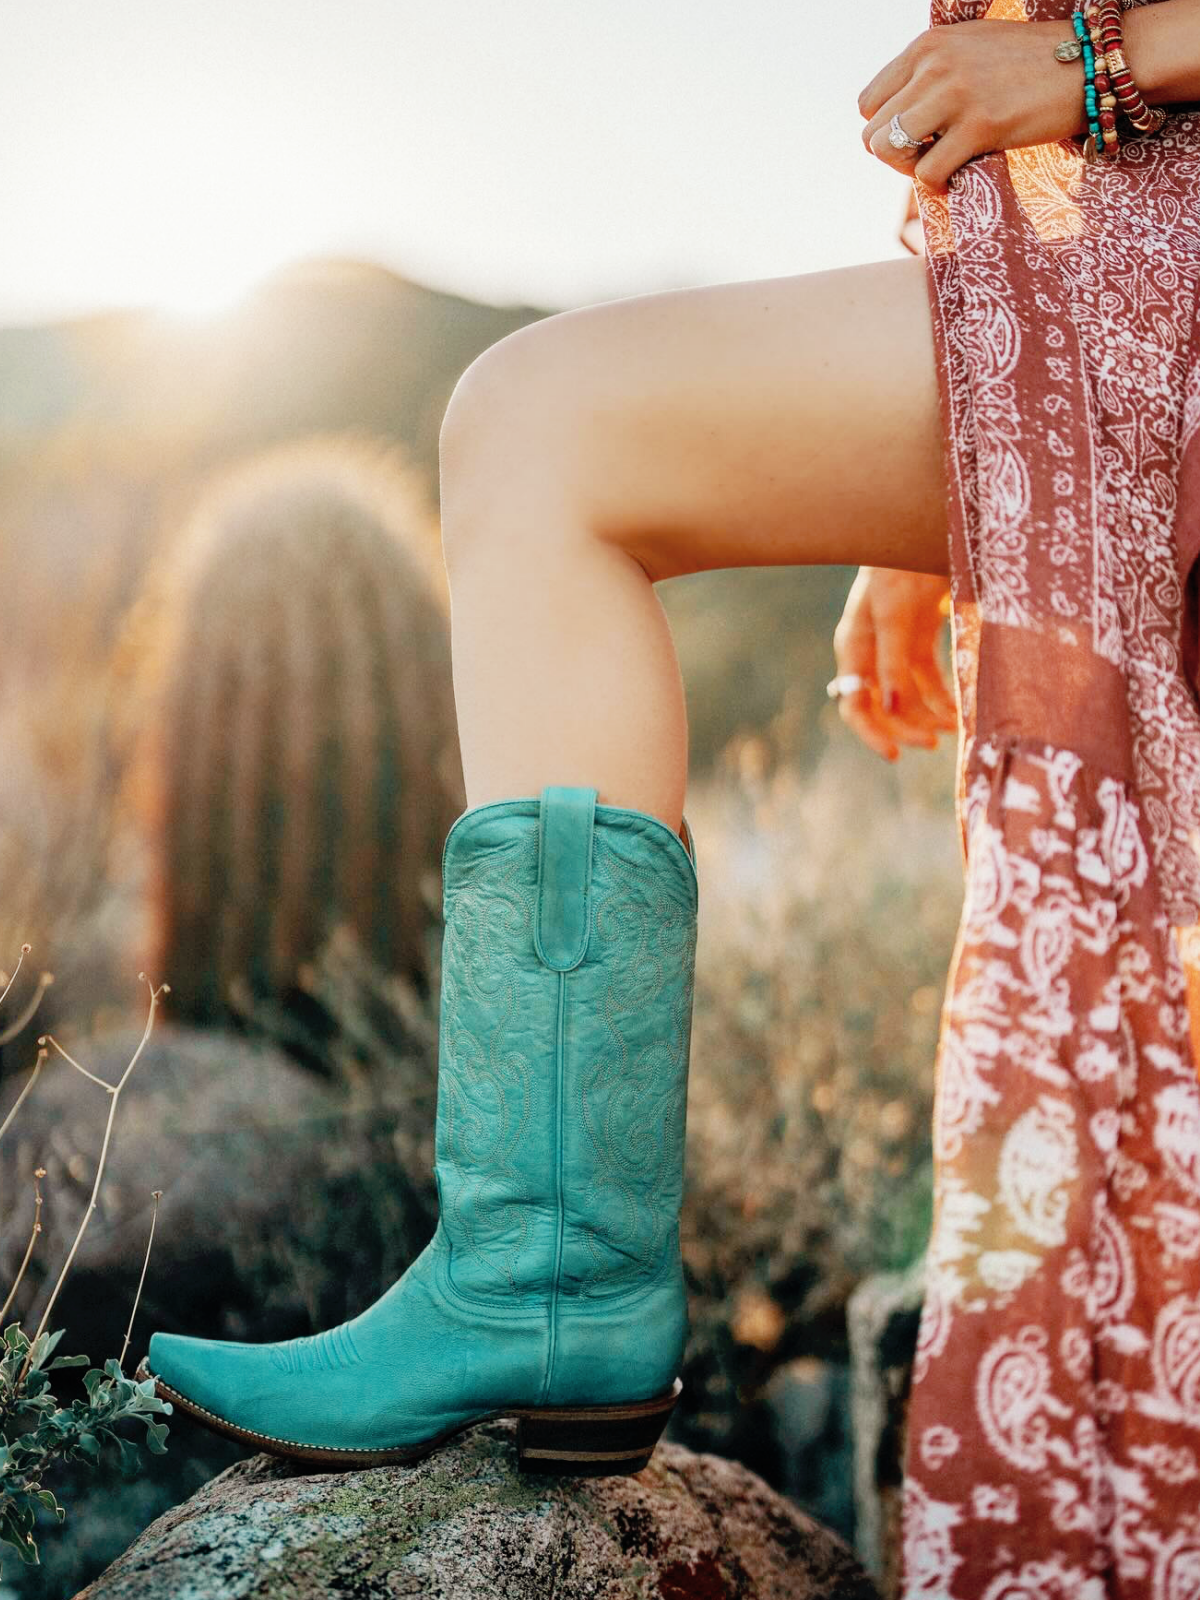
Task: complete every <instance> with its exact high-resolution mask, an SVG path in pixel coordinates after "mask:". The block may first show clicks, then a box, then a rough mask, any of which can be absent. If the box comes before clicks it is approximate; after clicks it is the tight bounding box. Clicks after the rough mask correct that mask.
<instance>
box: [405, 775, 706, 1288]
mask: <svg viewBox="0 0 1200 1600" xmlns="http://www.w3.org/2000/svg"><path fill="white" fill-rule="evenodd" d="M685 829H686V823H685ZM689 837H690V831H689ZM442 872H443V909H444V916H445V932H444V937H443V947H442V992H441V1026H440V1038H441V1054H440V1059H439V1065H438V1112H437V1140H436V1172H437V1180H438V1193H439V1201H440V1221H439V1231H440V1232H441V1233H442V1234H443V1238H444V1242H445V1243H446V1244H448V1246H449V1252H450V1263H449V1275H450V1279H451V1284H452V1287H453V1290H454V1291H455V1292H456V1293H457V1294H458V1295H459V1296H461V1297H462V1298H463V1299H465V1300H470V1301H473V1302H476V1303H480V1304H485V1305H488V1306H490V1307H492V1308H494V1311H495V1313H497V1314H500V1315H504V1314H505V1313H506V1312H516V1313H518V1314H519V1313H520V1312H522V1311H528V1310H531V1309H534V1308H535V1307H537V1306H546V1305H550V1306H552V1307H553V1308H556V1309H558V1310H560V1311H561V1312H562V1313H563V1315H564V1316H565V1317H568V1318H569V1317H570V1315H571V1311H572V1307H575V1306H580V1305H582V1304H585V1303H586V1304H590V1305H596V1304H597V1302H605V1303H606V1304H607V1305H608V1306H610V1307H617V1306H619V1305H621V1304H624V1303H625V1302H632V1301H634V1300H637V1299H639V1298H640V1297H641V1296H642V1295H644V1294H652V1295H653V1294H654V1293H655V1286H656V1285H658V1286H659V1287H660V1288H662V1289H666V1287H667V1284H668V1280H669V1282H670V1290H669V1298H670V1299H671V1301H672V1303H674V1301H675V1300H677V1299H678V1294H679V1289H680V1287H681V1285H680V1283H679V1259H678V1257H679V1246H678V1220H679V1206H680V1201H681V1198H682V1187H683V1152H684V1135H685V1128H686V1098H687V1066H688V1053H689V1047H690V1042H691V1020H692V1001H693V988H694V968H695V943H696V909H697V879H696V871H695V866H694V863H693V860H692V857H691V855H690V854H689V851H688V849H687V848H686V847H685V845H684V843H683V841H682V840H681V839H680V837H679V836H678V835H677V834H675V833H673V832H672V830H671V829H670V828H669V827H668V826H667V825H666V824H665V823H663V822H661V821H659V820H658V819H657V818H655V817H652V816H650V815H649V814H647V813H645V812H640V811H634V810H630V809H627V808H623V807H616V806H607V805H600V804H597V802H596V791H595V790H594V789H584V788H566V787H554V786H551V787H547V788H546V789H544V790H543V791H542V794H541V796H540V798H532V797H530V798H524V799H516V800H505V801H497V802H494V803H491V804H488V805H483V806H477V807H473V808H472V809H470V810H468V811H466V812H464V813H463V814H462V815H461V816H460V817H459V818H458V820H457V821H456V822H455V824H454V825H453V827H452V828H451V829H450V832H449V834H448V835H447V838H446V843H445V848H444V850H443V855H442ZM597 1309H599V1307H598V1305H597Z"/></svg>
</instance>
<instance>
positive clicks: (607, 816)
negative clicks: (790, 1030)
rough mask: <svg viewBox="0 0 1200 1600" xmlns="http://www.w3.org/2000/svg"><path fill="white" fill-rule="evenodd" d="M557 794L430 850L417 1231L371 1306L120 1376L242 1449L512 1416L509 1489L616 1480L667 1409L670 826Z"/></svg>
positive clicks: (678, 1108)
mask: <svg viewBox="0 0 1200 1600" xmlns="http://www.w3.org/2000/svg"><path fill="white" fill-rule="evenodd" d="M596 796H597V790H595V789H588V788H566V787H561V786H552V787H547V788H545V789H543V791H542V794H541V797H540V799H538V798H527V799H516V800H498V801H495V802H493V803H491V804H488V805H482V806H474V807H471V808H470V809H468V810H467V811H464V812H463V813H462V815H461V816H459V817H458V819H457V820H456V821H455V823H454V824H453V826H452V827H451V829H450V831H449V833H448V834H447V837H446V843H445V848H444V850H443V852H442V882H443V897H444V914H445V928H444V934H443V944H442V979H441V985H442V986H441V1012H440V1045H439V1064H438V1098H437V1135H436V1161H435V1171H436V1177H437V1186H438V1200H439V1218H438V1225H437V1230H436V1232H435V1234H434V1237H433V1239H432V1240H431V1241H430V1243H429V1244H428V1246H427V1247H426V1248H425V1250H424V1251H422V1253H421V1254H420V1256H418V1258H417V1259H416V1261H414V1262H413V1264H412V1265H411V1266H410V1267H409V1268H408V1270H407V1271H406V1272H405V1273H404V1275H403V1276H402V1277H401V1278H400V1279H399V1280H398V1281H397V1282H396V1283H394V1284H393V1285H392V1287H391V1288H390V1289H388V1290H387V1292H386V1293H385V1294H384V1295H383V1296H382V1297H381V1298H380V1299H379V1300H377V1301H376V1302H375V1303H374V1304H373V1305H371V1306H370V1307H368V1309H367V1310H365V1311H363V1312H361V1313H360V1314H359V1315H358V1316H356V1317H353V1318H351V1319H350V1320H349V1321H348V1322H344V1323H342V1324H341V1325H340V1326H339V1327H336V1328H333V1329H331V1330H329V1331H328V1332H325V1333H319V1334H316V1335H314V1336H311V1337H306V1338H301V1339H289V1340H286V1341H283V1342H281V1343H277V1344H245V1343H235V1342H231V1341H223V1340H213V1339H194V1338H189V1337H184V1336H182V1335H178V1334H170V1333H156V1334H154V1336H153V1338H152V1339H151V1341H150V1350H149V1354H148V1356H147V1357H146V1359H145V1360H144V1361H143V1363H142V1365H141V1367H139V1369H138V1375H139V1377H142V1378H146V1377H153V1379H154V1382H155V1388H156V1391H157V1392H158V1394H159V1395H161V1396H162V1397H163V1398H164V1399H167V1400H170V1401H172V1402H174V1404H175V1405H177V1406H178V1407H179V1408H180V1409H181V1410H183V1411H186V1412H188V1413H190V1414H191V1415H193V1416H195V1417H197V1418H199V1419H200V1420H201V1421H202V1422H205V1423H207V1424H208V1425H209V1426H211V1427H212V1428H214V1429H216V1430H217V1431H219V1432H221V1433H225V1434H230V1435H232V1436H233V1437H235V1438H238V1439H241V1440H244V1441H245V1442H246V1443H247V1444H251V1445H253V1446H255V1447H256V1448H258V1449H264V1450H268V1451H272V1452H274V1453H275V1454H278V1455H285V1456H293V1457H299V1458H301V1459H304V1460H309V1461H322V1462H335V1463H339V1464H343V1465H347V1466H351V1465H355V1466H357V1465H366V1464H379V1463H383V1462H395V1461H411V1460H415V1459H417V1458H418V1457H420V1456H422V1455H425V1454H427V1453H428V1452H429V1451H430V1450H432V1449H434V1448H435V1447H436V1446H437V1445H439V1444H440V1443H442V1442H443V1441H444V1440H446V1439H447V1438H449V1437H450V1436H451V1435H453V1434H456V1433H458V1432H460V1431H461V1430H462V1429H463V1428H467V1427H470V1426H471V1424H473V1423H475V1422H479V1421H481V1420H482V1419H483V1418H485V1417H494V1416H512V1417H516V1418H517V1419H518V1422H519V1426H518V1460H519V1464H520V1465H521V1466H522V1467H523V1468H524V1469H525V1470H527V1471H542V1472H567V1473H571V1474H585V1473H586V1474H607V1473H628V1472H636V1471H638V1470H639V1469H640V1468H641V1467H643V1466H645V1464H646V1462H647V1461H648V1460H649V1459H650V1454H651V1452H652V1451H653V1449H654V1445H655V1443H656V1441H657V1439H658V1437H659V1435H660V1433H661V1432H662V1429H663V1428H664V1427H665V1425H666V1422H667V1419H668V1417H669V1416H670V1414H671V1410H672V1408H673V1407H674V1405H675V1401H676V1399H677V1397H678V1394H679V1391H680V1385H679V1382H678V1371H679V1367H680V1363H681V1360H682V1357H683V1349H684V1341H685V1337H686V1334H687V1308H686V1301H685V1294H684V1284H683V1272H682V1263H681V1259H680V1252H679V1207H680V1199H681V1195H682V1188H683V1148H684V1119H685V1110H686V1096H687V1068H688V1053H689V1047H690V1042H691V1021H692V992H693V973H694V964H695V946H696V907H697V878H696V868H695V861H694V849H693V847H692V841H691V830H690V829H689V828H688V825H687V822H686V820H685V821H684V823H683V834H684V835H685V837H686V840H687V843H686V845H685V843H684V841H683V839H681V837H680V835H679V834H676V833H674V832H673V831H672V830H671V829H670V828H669V827H668V826H667V825H666V824H665V823H663V822H661V821H659V820H658V819H657V818H655V817H652V816H650V815H649V814H648V813H646V812H643V811H634V810H629V809H626V808H623V807H619V806H610V805H600V804H598V803H597V799H596Z"/></svg>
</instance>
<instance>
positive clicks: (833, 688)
mask: <svg viewBox="0 0 1200 1600" xmlns="http://www.w3.org/2000/svg"><path fill="white" fill-rule="evenodd" d="M870 686H871V680H870V679H869V678H864V677H863V676H862V674H861V673H859V672H843V673H840V674H839V675H838V676H837V677H836V678H830V680H829V682H828V683H827V684H826V685H825V693H826V694H827V695H828V696H829V698H830V699H831V700H840V699H841V697H842V696H843V695H848V694H857V693H858V691H859V690H860V689H869V688H870Z"/></svg>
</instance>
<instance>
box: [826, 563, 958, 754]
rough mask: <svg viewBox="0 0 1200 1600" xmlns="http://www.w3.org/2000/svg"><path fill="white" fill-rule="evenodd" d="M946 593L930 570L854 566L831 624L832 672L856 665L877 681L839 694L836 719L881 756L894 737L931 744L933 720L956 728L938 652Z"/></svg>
mask: <svg viewBox="0 0 1200 1600" xmlns="http://www.w3.org/2000/svg"><path fill="white" fill-rule="evenodd" d="M949 593H950V584H949V581H948V580H947V579H946V578H943V577H941V576H939V575H938V574H936V573H929V572H898V571H896V570H894V569H893V568H891V567H860V568H859V569H858V573H857V575H856V576H855V579H854V582H853V584H852V585H851V587H850V593H849V595H848V596H847V599H846V606H845V610H844V611H843V612H842V616H841V620H840V621H839V623H838V625H837V627H836V628H835V629H834V633H833V652H834V657H835V659H836V661H837V670H838V673H839V675H840V674H842V673H848V672H857V673H860V674H861V675H862V676H863V677H864V678H867V679H875V680H877V683H878V687H877V688H876V687H874V686H873V685H872V684H871V683H868V685H867V686H866V687H865V688H862V689H859V690H858V691H857V692H856V693H854V694H848V695H846V694H844V695H841V696H839V698H838V702H837V706H838V711H839V712H840V714H841V717H842V721H843V722H846V723H849V725H850V727H852V728H853V729H854V731H855V732H856V733H857V734H858V735H859V737H860V738H861V739H863V741H864V742H865V743H866V744H868V745H870V747H871V749H872V750H876V751H878V753H879V754H880V755H881V756H883V757H885V758H886V759H887V760H888V761H895V760H896V759H897V757H898V756H899V754H900V751H899V750H898V749H897V747H896V741H898V740H899V741H902V742H903V743H905V744H916V745H922V746H924V748H925V749H927V750H932V749H933V748H934V747H935V746H936V744H937V742H938V736H937V730H938V729H939V728H941V729H944V730H945V731H947V732H950V731H952V730H954V731H956V730H957V728H958V710H957V707H956V705H955V700H954V690H953V687H952V685H951V684H950V683H948V682H947V680H946V676H945V673H944V671H943V668H942V664H941V662H940V661H939V659H938V655H937V643H938V639H939V637H940V636H941V631H942V624H943V623H944V621H945V617H946V613H945V612H944V610H943V609H942V607H943V601H944V598H945V597H946V596H947V595H949ZM889 695H893V696H894V697H895V698H894V700H893V701H889Z"/></svg>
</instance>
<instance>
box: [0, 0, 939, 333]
mask: <svg viewBox="0 0 1200 1600" xmlns="http://www.w3.org/2000/svg"><path fill="white" fill-rule="evenodd" d="M927 15H928V8H927V5H926V4H925V0H833V3H831V4H820V3H818V0H420V3H417V0H336V3H335V0H153V3H151V0H0V22H2V34H3V50H2V52H0V106H2V107H3V116H2V120H0V321H4V322H14V321H22V320H29V319H32V318H38V317H43V316H58V315H62V314H65V313H70V312H74V311H78V310H84V309H89V308H91V307H93V306H97V305H114V304H156V305H166V306H175V307H182V308H189V307H195V308H197V309H201V308H204V307H206V306H208V305H210V304H212V305H216V304H219V303H220V301H221V300H222V299H223V298H227V297H229V296H231V295H233V294H234V293H235V292H236V291H237V290H238V289H239V288H240V287H242V286H244V285H246V284H247V283H248V282H249V281H252V280H253V278H254V277H255V276H257V275H259V274H260V273H262V272H264V271H266V270H269V269H270V268H272V267H274V266H277V265H279V264H280V263H281V262H283V261H285V260H287V259H289V258H292V257H294V256H297V255H303V254H309V253H314V252H349V253H354V254H357V255H364V256H367V257H370V258H373V259H376V260H380V261H383V262H385V263H387V264H388V265H391V266H394V267H395V268H397V269H398V270H399V271H401V272H406V273H407V274H409V275H410V276H412V277H414V278H417V279H418V280H420V281H422V282H426V283H430V284H433V285H435V286H438V287H442V288H448V289H453V290H456V291H458V292H460V293H464V294H468V295H471V296H474V297H476V298H479V299H483V300H491V301H496V302H513V301H524V302H529V303H533V304H539V305H545V306H549V307H558V306H567V305H574V304H579V303H582V302H585V301H589V300H601V299H606V298H610V297H613V296H616V295H621V294H632V293H637V292H639V291H642V290H646V289H654V288H665V287H675V286H678V285H683V284H690V283H705V282H719V281H723V280H726V279H735V278H755V277H770V276H774V275H775V274H779V273H788V272H805V271H810V270H817V269H820V268H824V267H830V266H838V265H842V264H845V263H850V262H855V261H864V260H870V259H873V258H877V257H880V256H890V255H895V254H898V253H899V247H898V245H897V243H896V237H895V235H896V228H897V225H898V218H899V213H900V210H901V208H902V206H903V201H904V196H905V190H906V185H905V183H904V180H903V179H901V178H900V177H899V176H898V175H897V174H896V173H894V172H892V171H890V170H889V169H888V168H886V167H884V166H883V165H882V164H881V163H879V162H877V161H875V160H874V159H873V158H872V157H871V156H869V155H867V154H866V153H865V152H864V151H863V148H862V145H861V142H860V139H859V130H860V128H861V126H862V123H861V119H860V117H859V115H858V112H857V109H856V107H855V99H856V96H857V94H858V91H859V89H861V88H862V86H863V85H864V84H865V83H866V82H867V81H868V80H869V79H870V78H872V77H873V76H874V74H875V73H876V71H877V70H878V69H879V67H881V66H882V65H883V64H884V62H885V61H887V60H888V59H890V57H891V56H893V55H895V54H896V53H897V51H899V50H900V49H901V48H902V47H903V46H904V45H905V44H906V43H907V42H908V41H909V39H910V38H912V37H913V35H914V34H916V33H918V32H919V31H920V30H921V29H922V28H923V27H924V26H925V24H926V19H927Z"/></svg>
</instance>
